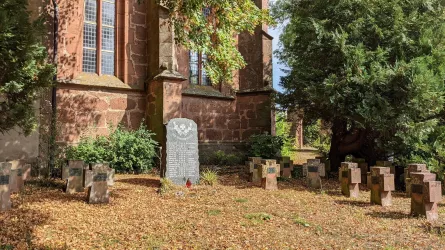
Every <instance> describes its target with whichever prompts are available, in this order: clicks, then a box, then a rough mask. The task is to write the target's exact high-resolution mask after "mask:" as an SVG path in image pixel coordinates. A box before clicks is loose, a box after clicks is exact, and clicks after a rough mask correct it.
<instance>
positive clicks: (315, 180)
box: [307, 159, 321, 189]
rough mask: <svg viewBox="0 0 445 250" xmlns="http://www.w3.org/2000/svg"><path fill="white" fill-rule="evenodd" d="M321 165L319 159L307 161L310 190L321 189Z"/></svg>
mask: <svg viewBox="0 0 445 250" xmlns="http://www.w3.org/2000/svg"><path fill="white" fill-rule="evenodd" d="M320 165H321V164H320V160H319V159H309V160H308V161H307V185H308V186H309V187H310V188H315V189H321V178H320Z"/></svg>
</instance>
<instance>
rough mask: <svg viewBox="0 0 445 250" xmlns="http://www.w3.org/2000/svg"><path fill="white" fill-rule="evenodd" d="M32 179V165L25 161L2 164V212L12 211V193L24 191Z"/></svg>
mask: <svg viewBox="0 0 445 250" xmlns="http://www.w3.org/2000/svg"><path fill="white" fill-rule="evenodd" d="M30 177H31V165H30V164H27V163H26V162H25V161H23V160H16V161H8V162H0V211H6V210H9V209H11V207H12V202H11V193H18V192H20V191H22V190H23V188H24V186H25V181H27V180H29V178H30Z"/></svg>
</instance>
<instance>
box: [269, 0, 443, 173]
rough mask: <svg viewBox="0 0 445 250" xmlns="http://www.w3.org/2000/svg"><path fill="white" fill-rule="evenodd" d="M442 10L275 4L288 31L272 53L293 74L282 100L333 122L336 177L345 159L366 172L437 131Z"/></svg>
mask: <svg viewBox="0 0 445 250" xmlns="http://www.w3.org/2000/svg"><path fill="white" fill-rule="evenodd" d="M441 2H442V1H438V0H393V1H388V0H278V1H277V2H276V4H275V5H274V7H273V14H274V16H275V17H276V18H277V19H278V20H279V22H281V23H284V24H285V25H284V26H283V34H282V35H281V37H280V41H281V48H280V50H279V52H278V53H277V54H278V56H279V58H280V60H281V61H282V62H283V63H284V64H285V65H286V66H287V67H288V68H289V70H288V71H287V75H286V76H285V77H282V78H281V83H280V84H281V86H282V87H283V89H284V93H283V94H282V95H280V96H279V102H280V104H281V105H282V106H283V107H284V108H298V109H302V110H303V111H304V114H305V119H322V120H323V121H324V122H326V123H328V124H330V126H331V130H332V138H331V147H330V152H329V159H330V162H331V169H332V170H336V169H338V167H339V165H340V162H341V161H343V160H344V159H345V156H347V155H354V156H356V157H363V158H365V159H366V160H367V161H368V162H369V163H370V164H374V163H375V161H376V160H379V159H383V158H384V157H388V156H395V157H396V158H397V157H400V158H403V157H406V156H409V155H410V154H412V152H411V151H414V150H419V148H421V147H425V146H426V145H427V144H425V142H428V139H426V138H429V139H431V134H432V133H437V131H440V129H438V128H440V126H441V124H443V120H441V119H443V117H445V115H444V114H443V110H444V95H445V89H444V76H445V75H444V74H445V19H444V11H445V9H444V7H443V5H442V3H441ZM434 131H435V132H434ZM442 131H443V129H442ZM436 138H437V136H436ZM422 140H423V141H422Z"/></svg>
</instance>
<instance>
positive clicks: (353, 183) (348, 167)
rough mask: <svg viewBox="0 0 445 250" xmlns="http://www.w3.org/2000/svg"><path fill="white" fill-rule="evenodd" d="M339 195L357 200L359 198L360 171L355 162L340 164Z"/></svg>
mask: <svg viewBox="0 0 445 250" xmlns="http://www.w3.org/2000/svg"><path fill="white" fill-rule="evenodd" d="M339 175H340V176H341V182H340V184H341V193H342V194H343V195H344V196H347V197H351V198H357V197H358V196H359V192H360V189H359V184H360V183H361V169H360V168H359V167H358V164H357V163H355V162H342V163H341V167H340V173H339Z"/></svg>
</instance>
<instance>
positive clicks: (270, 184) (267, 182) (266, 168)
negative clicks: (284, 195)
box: [259, 160, 279, 190]
mask: <svg viewBox="0 0 445 250" xmlns="http://www.w3.org/2000/svg"><path fill="white" fill-rule="evenodd" d="M278 172H279V165H278V164H277V162H276V160H261V167H260V168H259V175H260V176H261V187H262V188H264V189H266V190H277V189H278V185H277V177H278V176H277V173H278Z"/></svg>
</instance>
